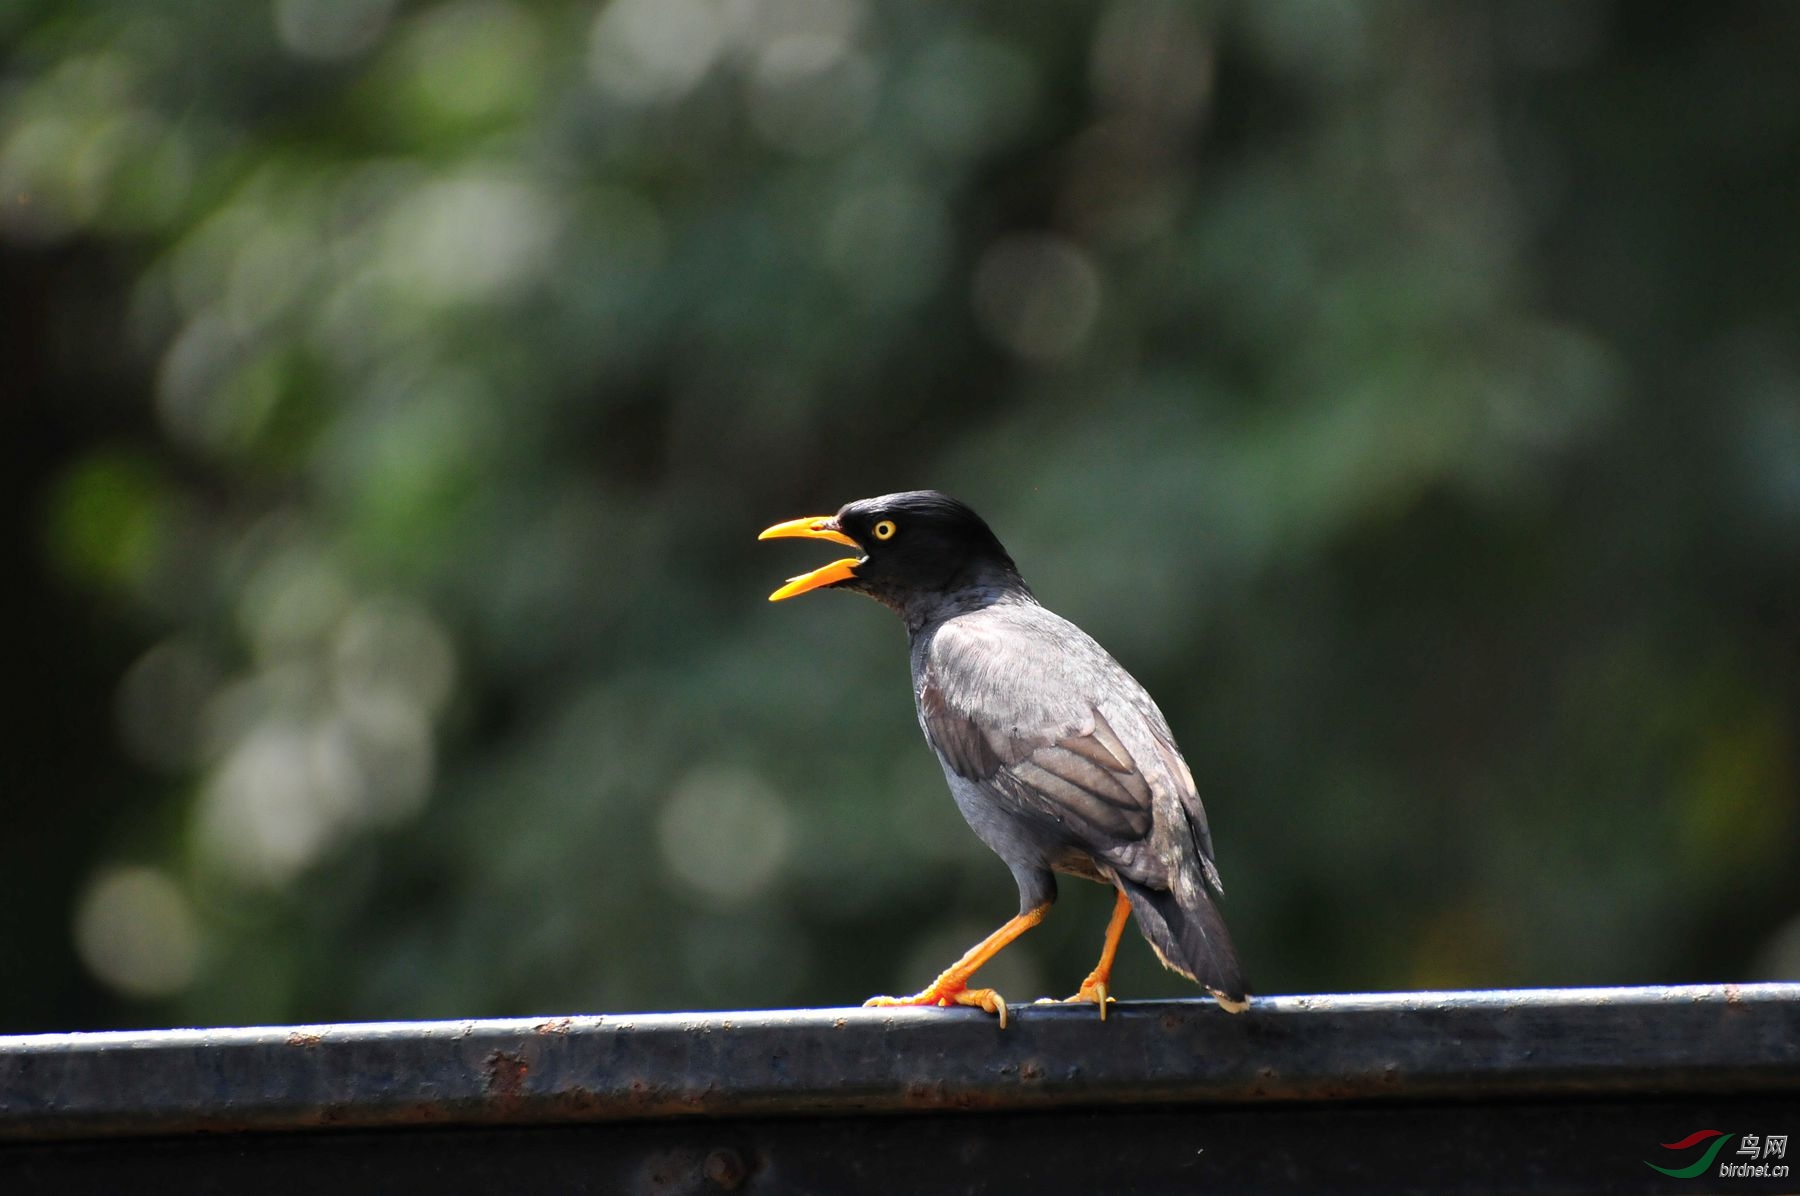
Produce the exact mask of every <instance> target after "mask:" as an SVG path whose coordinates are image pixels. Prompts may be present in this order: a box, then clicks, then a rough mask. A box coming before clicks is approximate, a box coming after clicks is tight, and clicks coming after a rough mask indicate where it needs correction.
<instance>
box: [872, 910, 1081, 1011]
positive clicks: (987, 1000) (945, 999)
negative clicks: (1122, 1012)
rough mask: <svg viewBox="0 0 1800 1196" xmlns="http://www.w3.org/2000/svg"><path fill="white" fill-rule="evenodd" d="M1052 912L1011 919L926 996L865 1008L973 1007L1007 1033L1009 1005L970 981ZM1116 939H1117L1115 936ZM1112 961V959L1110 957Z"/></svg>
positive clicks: (943, 974)
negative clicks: (997, 1021)
mask: <svg viewBox="0 0 1800 1196" xmlns="http://www.w3.org/2000/svg"><path fill="white" fill-rule="evenodd" d="M1049 912H1050V906H1049V905H1048V904H1045V905H1040V906H1038V907H1037V908H1036V909H1034V910H1030V911H1028V912H1026V913H1022V914H1018V915H1016V916H1014V917H1012V918H1009V919H1008V920H1007V922H1006V925H1004V926H1002V927H1001V928H1000V929H998V930H996V931H994V933H992V934H990V935H988V936H987V937H986V938H984V939H982V940H981V941H980V942H979V943H976V944H975V945H974V946H973V947H970V948H969V949H968V951H967V952H965V953H964V954H963V957H962V958H961V959H959V960H957V961H956V962H955V963H953V964H951V965H950V966H949V967H947V968H945V969H944V970H943V971H942V972H941V973H939V975H938V978H937V979H936V980H933V981H932V982H931V984H930V985H929V986H927V987H926V989H925V990H924V991H923V992H917V993H914V994H913V995H912V996H910V997H870V998H869V999H868V1000H866V1001H864V1002H863V1004H864V1005H945V1006H948V1005H973V1006H974V1007H975V1008H977V1009H985V1010H987V1011H988V1012H989V1013H994V1014H998V1015H999V1017H1000V1028H1001V1029H1002V1030H1004V1029H1006V1002H1005V1001H1004V1000H1002V999H1001V997H1000V994H999V993H997V992H995V991H994V990H993V989H991V988H970V987H969V977H971V976H973V975H974V974H975V973H976V971H977V970H978V969H979V968H980V967H981V965H982V964H984V963H986V962H987V961H988V960H990V959H992V958H994V956H996V955H998V954H1000V950H1001V948H1003V947H1005V946H1006V945H1007V944H1008V943H1010V942H1012V941H1013V940H1014V939H1016V938H1018V937H1019V936H1020V935H1022V934H1024V933H1025V932H1026V931H1027V930H1030V929H1031V928H1032V927H1033V926H1036V925H1037V924H1038V923H1039V922H1042V921H1043V920H1044V915H1045V914H1047V913H1049ZM1115 937H1116V936H1115ZM1109 958H1110V957H1109Z"/></svg>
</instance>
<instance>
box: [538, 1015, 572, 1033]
mask: <svg viewBox="0 0 1800 1196" xmlns="http://www.w3.org/2000/svg"><path fill="white" fill-rule="evenodd" d="M573 1024H574V1019H573V1018H567V1017H555V1018H551V1019H550V1020H549V1021H547V1022H539V1023H538V1024H537V1025H535V1026H533V1027H532V1029H534V1030H536V1031H537V1032H538V1033H539V1034H567V1033H568V1032H569V1028H570V1027H571V1026H572V1025H573Z"/></svg>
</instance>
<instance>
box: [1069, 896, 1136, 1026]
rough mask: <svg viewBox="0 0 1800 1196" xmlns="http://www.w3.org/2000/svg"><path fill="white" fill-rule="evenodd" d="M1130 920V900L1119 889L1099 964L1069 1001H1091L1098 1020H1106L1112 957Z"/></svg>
mask: <svg viewBox="0 0 1800 1196" xmlns="http://www.w3.org/2000/svg"><path fill="white" fill-rule="evenodd" d="M1130 920H1131V898H1129V897H1127V896H1125V891H1124V890H1123V889H1120V890H1119V892H1118V899H1117V900H1116V901H1114V902H1113V912H1112V921H1110V922H1108V923H1107V924H1106V945H1105V946H1103V947H1101V948H1100V962H1099V963H1097V964H1095V965H1094V970H1093V971H1091V972H1089V973H1088V978H1087V979H1086V980H1083V981H1082V982H1081V988H1080V989H1079V990H1077V992H1076V993H1075V995H1074V996H1072V997H1069V998H1067V999H1068V1000H1069V1001H1092V1002H1094V1003H1095V1004H1097V1005H1099V1006H1100V1020H1101V1021H1105V1020H1106V1003H1107V1002H1108V1001H1110V1000H1112V998H1111V997H1109V996H1107V995H1106V986H1107V983H1108V982H1109V981H1111V979H1112V968H1113V957H1114V956H1115V955H1117V954H1118V953H1119V936H1120V935H1122V934H1124V933H1125V923H1127V922H1129V921H1130Z"/></svg>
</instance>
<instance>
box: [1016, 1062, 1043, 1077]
mask: <svg viewBox="0 0 1800 1196" xmlns="http://www.w3.org/2000/svg"><path fill="white" fill-rule="evenodd" d="M1019 1078H1020V1079H1021V1080H1025V1081H1027V1082H1030V1081H1032V1080H1041V1079H1043V1078H1044V1069H1043V1067H1042V1065H1040V1064H1039V1063H1038V1062H1037V1060H1035V1059H1027V1060H1026V1061H1025V1062H1023V1063H1021V1064H1019Z"/></svg>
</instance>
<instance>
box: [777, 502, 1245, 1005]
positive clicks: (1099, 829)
mask: <svg viewBox="0 0 1800 1196" xmlns="http://www.w3.org/2000/svg"><path fill="white" fill-rule="evenodd" d="M784 537H799V538H804V539H811V540H826V541H829V542H831V543H834V544H842V545H846V546H848V547H850V548H853V549H855V550H856V551H857V552H858V553H859V555H857V556H854V557H845V558H843V559H840V560H836V561H833V562H831V563H830V564H827V565H824V566H821V567H820V568H817V569H814V570H812V571H811V572H809V573H804V574H801V575H800V576H798V577H794V578H790V579H789V580H788V582H787V583H786V584H785V585H783V586H782V587H781V588H780V589H778V590H776V591H775V592H774V593H773V594H770V595H769V600H770V601H771V602H781V601H784V600H786V599H789V598H793V597H796V596H798V595H801V594H806V593H810V592H812V591H814V590H824V589H834V590H847V591H849V592H851V593H856V594H862V595H864V596H866V597H869V598H873V599H875V600H876V601H877V602H880V603H881V604H883V605H884V606H886V607H888V608H889V609H891V610H892V611H894V612H895V613H896V614H897V615H899V616H900V618H901V620H902V621H903V622H904V623H905V624H906V631H907V638H908V644H909V649H910V656H911V665H912V686H913V699H914V704H915V706H916V708H917V711H918V717H919V727H920V729H921V730H922V731H923V732H924V733H925V740H926V742H927V743H928V744H929V745H930V747H931V749H932V751H933V752H935V753H936V754H937V758H938V762H939V763H940V764H941V765H942V766H943V770H944V779H945V780H946V781H947V782H948V783H949V787H950V793H951V796H952V797H953V798H954V799H955V801H956V805H957V807H958V809H960V810H961V812H962V815H963V818H964V819H965V820H966V821H967V822H968V824H969V827H970V829H972V830H973V831H974V832H975V834H976V835H977V836H978V837H979V838H980V839H981V841H982V842H983V843H984V844H986V845H987V847H988V848H989V849H990V850H992V851H993V852H994V854H995V855H997V856H999V857H1000V859H1001V860H1002V861H1003V862H1004V863H1005V864H1006V866H1007V868H1008V869H1009V870H1011V872H1012V876H1013V880H1014V882H1015V883H1016V884H1017V885H1018V890H1019V912H1018V913H1017V914H1016V915H1015V916H1013V917H1012V918H1010V919H1009V920H1008V921H1007V922H1006V923H1005V924H1004V925H1002V926H1001V927H1000V928H999V929H998V930H996V931H994V933H992V934H990V935H988V936H987V937H986V938H984V939H983V940H981V942H979V943H977V944H976V945H975V946H973V947H971V948H970V949H969V950H968V952H967V953H965V954H964V955H963V956H962V958H961V959H959V960H957V961H956V962H955V963H953V964H952V965H950V967H948V968H946V969H945V970H944V971H943V972H942V973H941V974H939V976H938V977H937V979H935V980H933V981H932V982H931V983H930V984H929V985H928V986H926V987H925V988H924V989H922V990H921V991H919V992H917V993H915V994H913V995H911V996H905V997H872V998H870V999H869V1000H868V1001H867V1002H866V1004H868V1005H876V1006H891V1005H934V1006H943V1007H950V1006H957V1005H962V1006H973V1007H975V1008H979V1009H983V1010H986V1011H987V1012H988V1013H990V1014H994V1015H996V1016H997V1017H998V1018H999V1024H1000V1028H1001V1029H1005V1027H1006V1024H1007V1006H1006V1001H1005V999H1004V998H1002V997H1001V996H1000V994H998V993H997V992H995V991H994V990H993V989H991V988H977V987H971V985H970V981H971V978H972V977H973V976H974V975H975V973H976V971H977V970H978V969H979V968H980V967H981V966H982V965H983V964H985V963H987V962H988V961H989V960H990V959H992V958H993V957H994V956H995V955H996V954H998V953H999V952H1000V951H1001V950H1002V949H1003V948H1004V947H1006V946H1007V945H1008V944H1009V943H1011V942H1013V941H1014V940H1015V939H1017V938H1018V937H1019V936H1020V935H1022V934H1024V933H1025V932H1026V931H1027V930H1030V929H1031V928H1032V927H1034V926H1036V925H1038V924H1039V923H1040V922H1042V921H1043V920H1044V917H1045V916H1046V915H1047V914H1048V913H1049V910H1050V907H1051V905H1052V904H1053V903H1054V902H1055V900H1056V896H1057V880H1056V878H1057V876H1058V874H1061V875H1065V876H1071V877H1077V878H1081V879H1085V880H1090V881H1098V882H1100V883H1101V884H1106V885H1110V886H1111V887H1112V888H1113V889H1114V900H1113V909H1112V916H1111V919H1110V920H1109V922H1108V924H1107V928H1106V938H1105V940H1104V943H1103V945H1102V948H1101V952H1100V961H1099V963H1098V964H1096V965H1095V967H1094V969H1093V971H1092V972H1090V973H1089V974H1088V976H1087V978H1086V979H1084V980H1083V981H1082V982H1081V985H1080V987H1079V988H1078V989H1077V990H1076V992H1075V994H1074V995H1073V996H1071V997H1068V998H1066V999H1065V1000H1066V1001H1067V1002H1092V1003H1094V1004H1096V1005H1098V1006H1099V1009H1100V1017H1101V1019H1102V1020H1104V1019H1105V1017H1106V1010H1107V1005H1108V1003H1109V1002H1110V1001H1111V1000H1112V997H1111V994H1110V991H1109V990H1110V985H1111V979H1112V969H1113V961H1114V957H1115V955H1116V953H1117V951H1118V947H1119V940H1120V937H1121V936H1122V935H1123V933H1124V930H1125V925H1126V922H1127V920H1128V919H1130V918H1131V917H1132V916H1133V915H1135V917H1136V920H1137V925H1138V929H1139V930H1140V931H1141V932H1142V933H1143V935H1144V938H1145V939H1146V940H1148V942H1149V944H1150V946H1151V948H1152V950H1154V951H1155V953H1156V956H1157V958H1158V959H1160V960H1161V961H1162V963H1163V965H1164V966H1165V967H1167V968H1168V969H1169V970H1171V971H1173V972H1177V973H1179V974H1180V975H1182V976H1185V977H1187V978H1188V979H1190V980H1193V981H1195V982H1197V983H1198V984H1199V985H1200V986H1201V987H1202V988H1203V989H1205V991H1206V992H1208V993H1209V994H1211V996H1212V997H1213V999H1214V1000H1216V1001H1217V1002H1218V1004H1219V1005H1220V1006H1221V1007H1223V1008H1224V1009H1226V1010H1228V1011H1230V1012H1233V1013H1239V1012H1242V1011H1243V1010H1245V1009H1247V1008H1248V1007H1249V995H1248V989H1247V988H1246V986H1245V983H1244V978H1243V973H1242V969H1241V968H1240V966H1239V964H1238V957H1237V949H1236V947H1235V946H1234V945H1233V944H1232V940H1231V935H1230V933H1229V932H1228V931H1227V930H1226V928H1225V922H1224V919H1223V917H1222V916H1221V915H1220V913H1219V909H1218V906H1217V905H1216V904H1215V900H1214V899H1215V897H1217V896H1220V895H1222V894H1223V891H1224V890H1223V886H1222V884H1221V883H1220V879H1219V872H1218V868H1217V866H1216V865H1215V863H1214V860H1213V844H1212V834H1211V831H1210V830H1209V829H1208V826H1207V821H1206V811H1205V809H1204V808H1203V807H1202V806H1201V804H1200V796H1199V793H1198V792H1197V791H1196V789H1195V785H1194V778H1193V774H1192V773H1191V772H1190V771H1189V769H1188V766H1187V763H1186V761H1185V760H1184V759H1183V758H1182V755H1181V752H1180V750H1179V749H1178V748H1177V747H1176V745H1175V739H1174V736H1173V734H1172V733H1171V732H1170V730H1169V724H1168V720H1167V719H1165V718H1164V717H1163V714H1162V711H1161V710H1159V709H1158V708H1157V705H1156V703H1155V702H1154V701H1153V700H1152V699H1151V697H1150V695H1149V694H1148V693H1147V692H1145V690H1144V687H1143V686H1142V685H1140V684H1139V683H1138V682H1137V680H1136V679H1135V678H1133V677H1132V676H1131V674H1130V673H1128V672H1126V671H1125V669H1124V667H1123V666H1121V665H1120V664H1119V663H1118V662H1117V661H1116V660H1114V659H1113V658H1112V657H1111V656H1110V655H1108V653H1107V652H1106V650H1105V649H1104V648H1102V647H1101V646H1100V645H1099V644H1098V643H1096V642H1095V641H1094V639H1093V638H1092V637H1091V636H1089V635H1088V634H1087V633H1086V632H1084V631H1082V630H1081V629H1080V628H1079V627H1077V626H1075V625H1074V624H1073V623H1071V622H1069V621H1068V620H1067V619H1064V618H1063V617H1061V616H1060V615H1057V614H1055V613H1053V612H1052V611H1050V610H1049V609H1048V608H1046V607H1045V606H1043V605H1042V604H1041V603H1040V602H1039V601H1038V600H1037V598H1036V596H1034V595H1033V594H1032V592H1031V590H1030V588H1029V587H1027V586H1026V584H1025V581H1024V579H1023V578H1022V577H1021V576H1020V575H1019V570H1018V567H1017V566H1016V565H1015V564H1014V563H1013V559H1012V557H1011V556H1010V555H1008V553H1007V551H1006V549H1005V548H1004V547H1003V546H1002V545H1001V543H1000V541H999V539H998V538H997V537H996V536H995V535H994V533H993V531H992V529H990V528H989V527H988V525H987V523H986V522H985V521H984V520H983V519H982V518H981V516H979V515H977V514H976V513H975V512H974V511H973V510H971V509H970V508H969V507H968V506H966V505H965V504H963V503H961V502H959V501H957V500H956V499H953V498H950V497H949V496H947V495H944V494H941V493H939V492H938V491H935V490H911V491H906V492H903V493H897V494H885V495H881V496H880V497H876V498H864V499H858V500H856V501H854V502H850V503H846V504H845V505H844V506H843V507H841V508H840V509H839V510H838V512H837V514H835V515H818V516H807V517H804V518H800V519H790V520H787V521H785V522H782V523H777V524H775V525H774V526H773V527H769V528H767V529H765V530H764V531H763V532H762V533H761V534H760V535H759V536H758V539H761V540H773V539H780V538H784Z"/></svg>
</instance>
